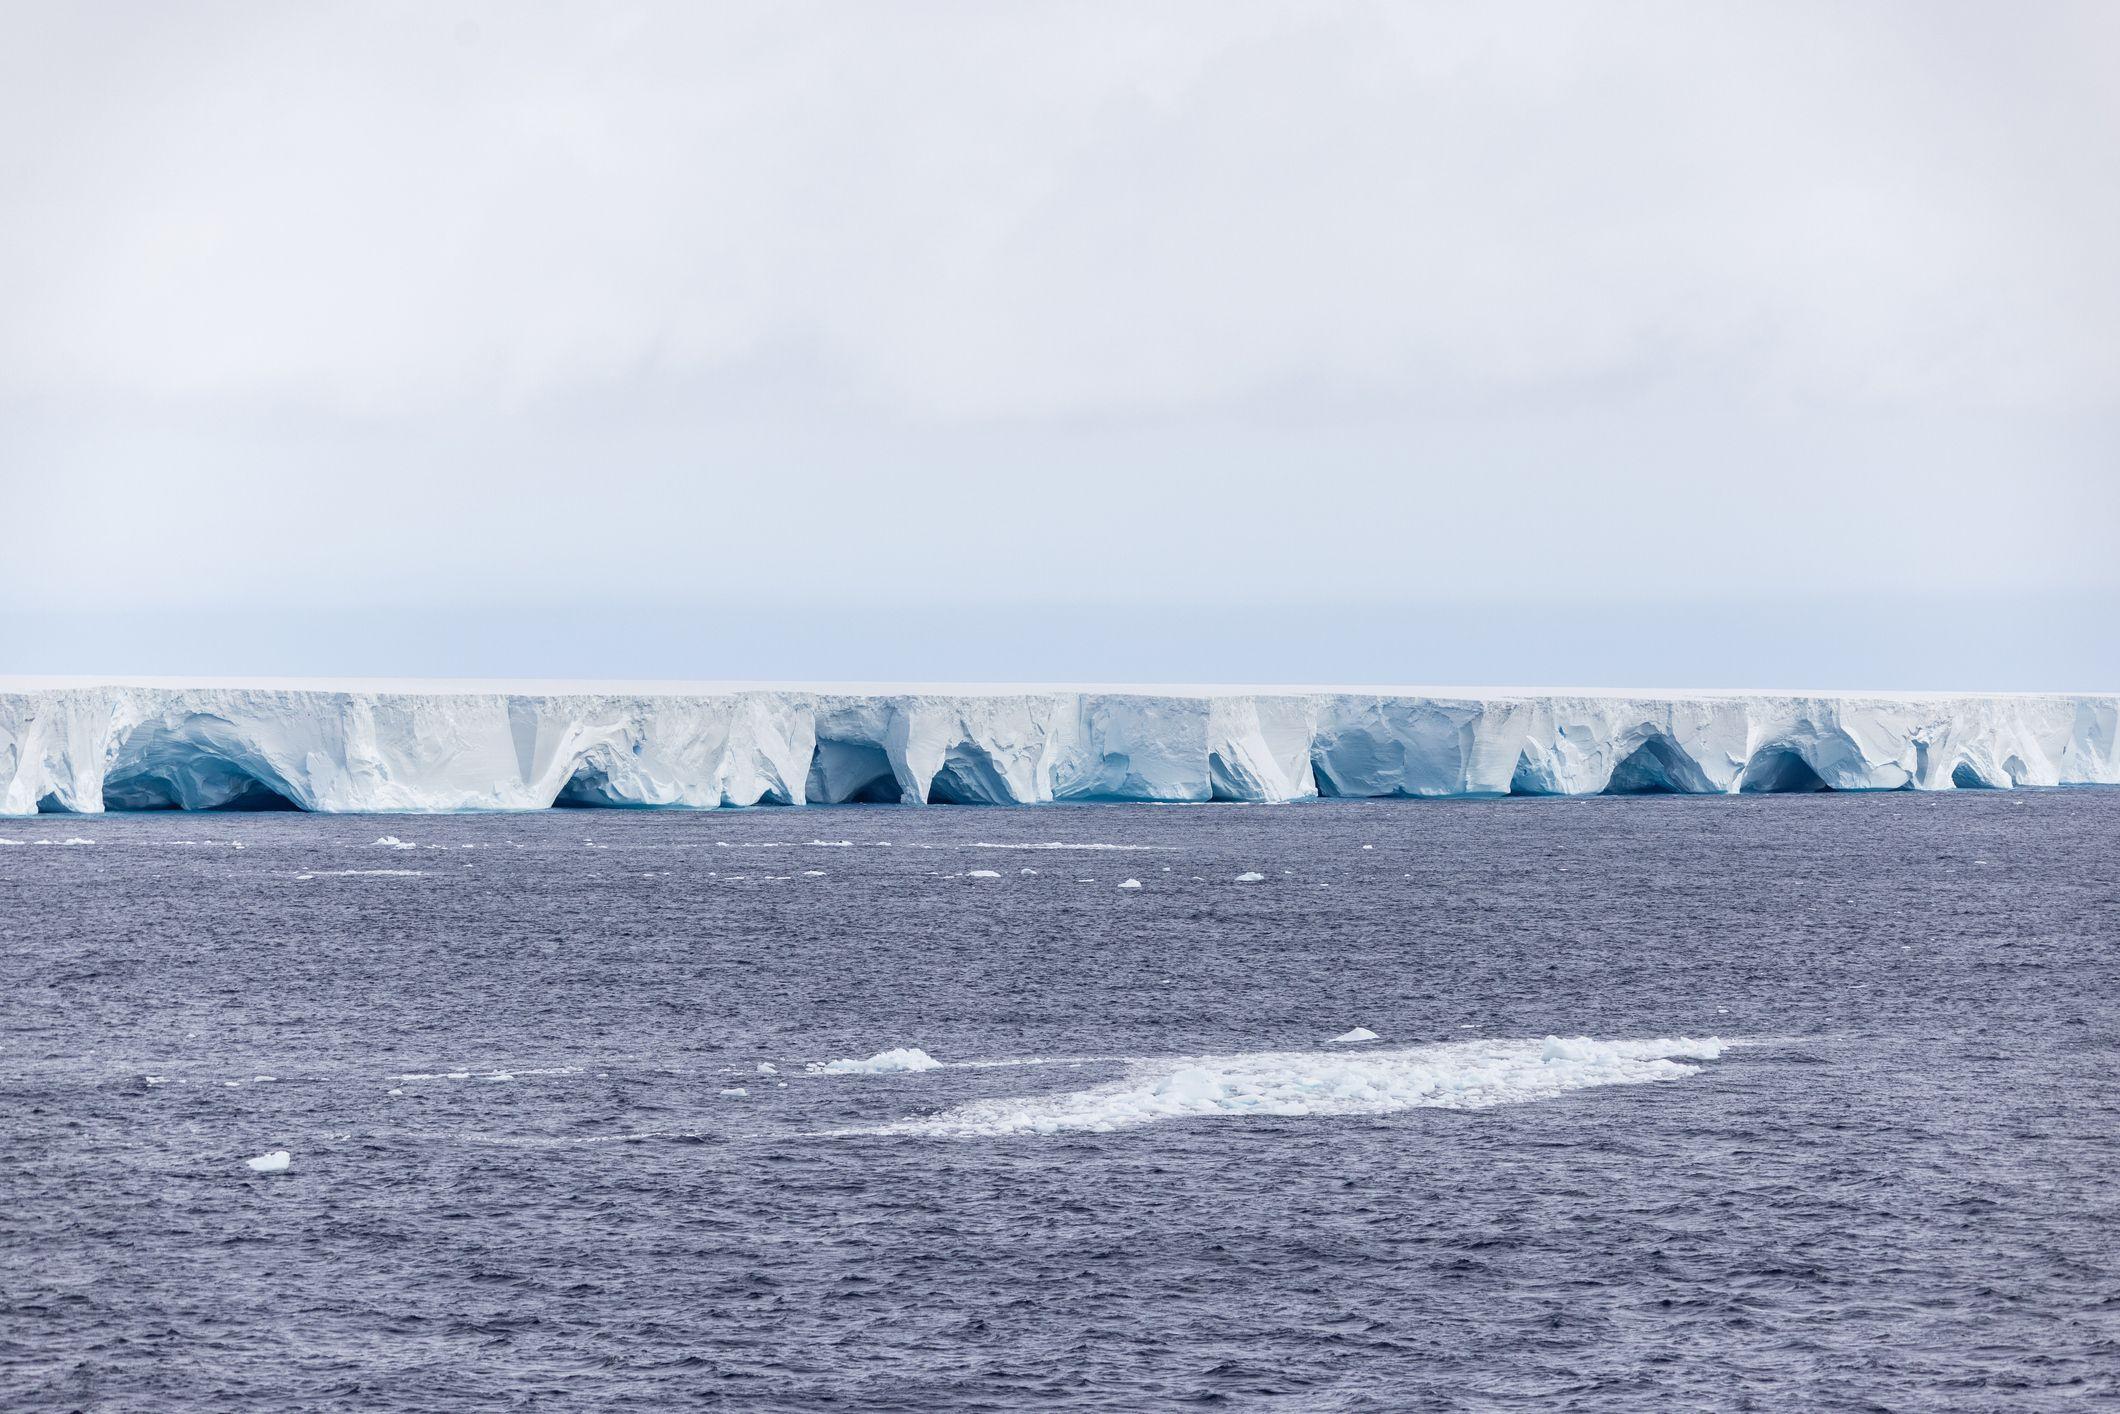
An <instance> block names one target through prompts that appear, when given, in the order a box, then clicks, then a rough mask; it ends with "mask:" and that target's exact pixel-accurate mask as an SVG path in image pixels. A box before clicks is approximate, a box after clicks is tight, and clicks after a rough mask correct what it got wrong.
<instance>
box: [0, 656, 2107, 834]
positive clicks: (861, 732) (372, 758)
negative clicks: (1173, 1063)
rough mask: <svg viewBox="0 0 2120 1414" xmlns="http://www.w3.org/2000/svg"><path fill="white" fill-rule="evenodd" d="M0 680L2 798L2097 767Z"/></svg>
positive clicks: (2007, 777) (750, 798) (1884, 705)
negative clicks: (2, 681)
mask: <svg viewBox="0 0 2120 1414" xmlns="http://www.w3.org/2000/svg"><path fill="white" fill-rule="evenodd" d="M546 686H548V687H550V688H551V689H552V690H544V691H525V690H520V687H521V685H514V684H510V685H496V684H491V683H484V684H481V683H468V684H435V683H416V684H376V683H358V684H357V683H343V684H318V683H314V682H310V683H297V684H262V683H189V684H186V683H173V682H148V681H140V682H124V683H112V682H85V681H79V680H51V679H41V680H15V681H11V682H6V683H0V814H14V815H22V814H29V813H33V812H36V811H38V810H40V809H42V810H70V811H84V812H93V811H98V810H104V809H148V808H182V809H214V808H270V807H274V806H279V807H286V806H292V807H295V808H299V809H304V810H321V811H445V810H523V809H542V808H544V807H547V806H551V805H555V804H558V805H599V806H637V807H673V808H689V809H707V808H713V807H718V806H726V805H736V806H749V805H761V804H774V805H802V804H838V803H844V802H849V801H863V802H882V801H897V802H934V803H962V804H1031V803H1037V802H1043V801H1053V800H1138V801H1206V800H1249V801H1282V800H1294V799H1300V798H1304V797H1308V796H1313V795H1320V794H1323V795H1338V796H1463V795H1505V794H1538V795H1590V794H1596V793H1599V792H1615V793H1633V792H1643V791H1674V792H1680V793H1691V794H1708V793H1728V792H1736V791H1789V790H1816V789H1833V790H1897V789H1907V788H1911V789H1917V790H1950V789H1963V788H1968V787H1980V788H1990V789H2007V788H2010V787H2014V786H2054V785H2074V784H2113V783H2120V748H2116V737H2120V695H2115V694H1986V695H1979V694H1953V693H1903V694H1884V693H1775V692H1712V691H1684V692H1639V693H1630V692H1614V691H1565V692H1547V691H1538V692H1532V691H1520V690H1513V689H1398V688H1393V689H1297V688H1261V689H1244V688H1234V687H1218V688H1201V687H1191V688H1182V687H1173V688H1168V689H1145V688H1138V687H1134V688H1126V687H1117V688H1108V689H1107V688H1081V687H1072V688H1064V687H1040V688H1024V687H998V688H981V689H976V690H974V689H969V688H964V687H950V686H942V685H931V686H905V685H901V686H896V687H879V688H875V689H856V688H850V687H845V686H839V687H814V688H812V687H759V686H749V687H733V686H732V687H720V688H717V687H705V686H692V685H684V684H640V685H636V686H630V687H626V688H613V687H611V686H609V685H602V686H592V685H561V684H552V685H546Z"/></svg>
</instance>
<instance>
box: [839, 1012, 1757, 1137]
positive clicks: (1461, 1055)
mask: <svg viewBox="0 0 2120 1414" xmlns="http://www.w3.org/2000/svg"><path fill="white" fill-rule="evenodd" d="M1723 1045H1724V1043H1723V1042H1721V1041H1717V1040H1692V1039H1689V1038H1686V1037H1676V1038H1660V1039H1655V1040H1640V1041H1593V1040H1591V1039H1589V1038H1588V1037H1576V1038H1573V1039H1562V1038H1559V1037H1550V1036H1549V1037H1547V1038H1545V1039H1544V1040H1521V1041H1458V1042H1451V1043H1446V1044H1442V1045H1433V1046H1415V1047H1411V1048H1407V1049H1403V1050H1373V1051H1364V1052H1360V1053H1358V1054H1355V1055H1343V1054H1335V1053H1332V1052H1324V1051H1262V1052H1254V1053H1250V1054H1245V1055H1225V1056H1193V1057H1172V1058H1166V1059H1161V1060H1144V1061H1136V1062H1134V1063H1133V1065H1131V1066H1130V1067H1129V1068H1128V1071H1127V1074H1126V1076H1125V1078H1124V1079H1121V1080H1118V1081H1115V1082H1113V1083H1111V1084H1107V1085H1100V1086H1097V1087H1096V1088H1094V1089H1089V1090H1075V1091H1069V1092H1066V1093H1062V1094H1055V1095H1033V1096H1022V1097H1017V1098H1013V1099H1002V1100H980V1101H976V1102H974V1103H972V1104H968V1105H960V1106H958V1107H956V1108H955V1109H951V1110H946V1111H944V1112H943V1113H941V1114H938V1115H932V1116H925V1117H922V1118H918V1119H908V1120H902V1121H899V1122H898V1123H895V1124H889V1125H884V1126H881V1127H879V1128H875V1129H869V1130H858V1131H852V1132H856V1133H869V1134H907V1135H928V1136H935V1137H943V1138H992V1137H999V1136H1003V1135H1012V1134H1041V1135H1042V1134H1063V1133H1072V1132H1082V1131H1093V1132H1104V1131H1110V1130H1117V1129H1130V1128H1134V1127H1136V1126H1139V1125H1144V1124H1152V1123H1154V1122H1156V1121H1158V1120H1166V1119H1210V1118H1218V1119H1227V1118H1234V1117H1242V1116H1247V1115H1254V1116H1256V1115H1273V1116H1288V1117H1294V1116H1331V1115H1386V1114H1392V1113H1395V1112H1397V1111H1401V1110H1407V1109H1417V1108H1435V1109H1453V1110H1476V1109H1486V1108H1489V1107H1491V1106H1495V1105H1507V1104H1517V1103H1522V1102H1525V1101H1530V1100H1542V1099H1549V1098H1551V1097H1553V1096H1556V1095H1561V1094H1565V1093H1567V1092H1569V1091H1572V1090H1581V1089H1587V1088H1590V1087H1592V1086H1599V1085H1630V1084H1640V1083H1645V1082H1648V1081H1656V1080H1676V1079H1679V1078H1680V1077H1683V1076H1688V1075H1694V1074H1697V1073H1699V1070H1700V1067H1699V1066H1697V1065H1690V1064H1686V1063H1685V1062H1686V1061H1691V1060H1714V1059H1716V1058H1718V1057H1720V1056H1721V1055H1722V1053H1723Z"/></svg>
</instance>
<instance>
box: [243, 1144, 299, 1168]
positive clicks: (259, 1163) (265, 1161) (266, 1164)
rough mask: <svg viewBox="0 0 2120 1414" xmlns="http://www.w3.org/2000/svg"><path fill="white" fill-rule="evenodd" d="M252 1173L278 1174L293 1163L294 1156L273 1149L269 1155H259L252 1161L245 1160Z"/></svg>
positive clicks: (284, 1151) (282, 1150)
mask: <svg viewBox="0 0 2120 1414" xmlns="http://www.w3.org/2000/svg"><path fill="white" fill-rule="evenodd" d="M243 1162H244V1163H246V1164H248V1165H249V1166H250V1171H251V1172H252V1173H279V1172H281V1171H282V1170H284V1169H285V1168H286V1167H287V1166H288V1165H289V1164H291V1163H293V1162H294V1155H292V1154H290V1153H288V1152H287V1151H286V1150H285V1149H275V1150H273V1151H272V1152H271V1153H269V1154H260V1155H258V1156H257V1157H256V1158H254V1159H245V1160H243Z"/></svg>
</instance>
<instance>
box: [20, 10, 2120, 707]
mask: <svg viewBox="0 0 2120 1414" xmlns="http://www.w3.org/2000/svg"><path fill="white" fill-rule="evenodd" d="M0 19H4V30H0V547H4V551H0V672H16V673H36V672H55V673H56V672H109V673H215V674H225V673H253V672H255V673H323V674H332V673H361V674H419V673H425V674H449V675H483V674H500V675H513V676H538V677H555V676H573V675H625V676H632V677H657V678H716V679H729V678H770V677H801V678H806V679H832V678H841V679H849V678H869V679H874V678H894V677H895V678H964V679H994V678H1002V679H1010V678H1013V679H1033V680H1061V679H1068V678H1090V679H1099V680H1137V681H1155V680H1164V681H1170V680H1185V679H1193V680H1203V679H1204V680H1214V681H1262V682H1264V681H1301V680H1330V681H1343V682H1344V681H1371V682H1403V683H1421V682H1454V683H1463V682H1494V683H1513V684H1539V683H1560V682H1572V683H1584V684H1602V685H1678V684H1689V683H1692V684H1713V685H1724V686H1782V685H1789V686H1810V687H1833V686H1862V687H1873V686H1875V687H1890V686H1906V687H1994V688H2047V687H2051V688H2099V689H2112V688H2115V687H2120V649H2116V641H2120V552H2116V548H2115V545H2116V539H2120V84H2116V83H2115V82H2114V81H2113V63H2114V55H2115V54H2120V5H2115V4H2111V3H2101V2H2100V0H2093V3H2086V4H2080V5H2077V4H2046V3H2036V2H2035V3H2027V4H2021V5H2000V4H1992V3H1990V4H1980V5H1958V4H1948V3H1942V4H1939V3H1935V0H1924V3H1917V4H1903V5H1901V4H1889V3H1867V4H1847V3H1834V4H1825V5H1807V4H1801V3H1786V0H1778V2H1777V3H1771V4H1759V5H1740V4H1712V5H1710V4H1700V3H1696V2H1695V0H1687V3H1673V4H1647V5H1644V4H1621V3H1607V4H1583V3H1568V4H1556V5H1542V4H1528V5H1527V4H1493V5H1472V4H1462V5H1449V6H1428V5H1419V4H1407V3H1394V4H1388V5H1376V6H1335V5H1329V4H1323V3H1317V0H1309V3H1303V4H1296V5H1287V6H1282V5H1261V4H1245V3H1231V0H1212V3H1203V4H1199V5H1174V4H1159V3H1147V4H1142V3H1129V4H1113V5H1096V4H1083V3H1070V4H1059V5H1049V6H1048V5H1039V4H1021V3H1018V4H1010V3H982V4H967V5H962V6H958V5H924V4H896V3H894V4H854V3H847V4H840V5H829V6H807V5H799V4H789V3H772V4H760V5H755V6H714V5H703V4H673V5H670V6H667V7H661V6H634V5H614V4H593V5H592V4H584V5H579V6H570V5H555V4H529V5H525V4H510V5H495V6H490V7H488V6H476V5H473V6H465V5H454V4H446V3H428V2H427V0H423V3H418V4H406V5H389V4H381V3H371V2H370V0H363V3H357V4H344V5H331V4H318V3H303V4H297V5H270V4H262V3H260V4H251V5H225V6H224V5H195V4H168V5H156V6H141V5H122V4H79V5H67V4H57V3H49V0H40V3H36V4H13V3H0Z"/></svg>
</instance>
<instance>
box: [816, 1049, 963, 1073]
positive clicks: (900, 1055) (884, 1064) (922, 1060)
mask: <svg viewBox="0 0 2120 1414" xmlns="http://www.w3.org/2000/svg"><path fill="white" fill-rule="evenodd" d="M941 1068H942V1062H941V1061H939V1060H936V1059H935V1058H934V1057H933V1056H931V1055H929V1054H928V1053H927V1052H926V1051H923V1050H921V1049H920V1048H919V1047H918V1046H900V1047H898V1048H897V1049H895V1050H889V1051H878V1052H877V1053H876V1054H875V1055H873V1056H870V1057H869V1058H868V1059H867V1060H835V1061H819V1062H814V1063H812V1064H811V1065H810V1066H809V1067H808V1069H809V1072H810V1073H811V1074H812V1075H903V1074H906V1073H908V1072H911V1071H916V1070H940V1069H941Z"/></svg>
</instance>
